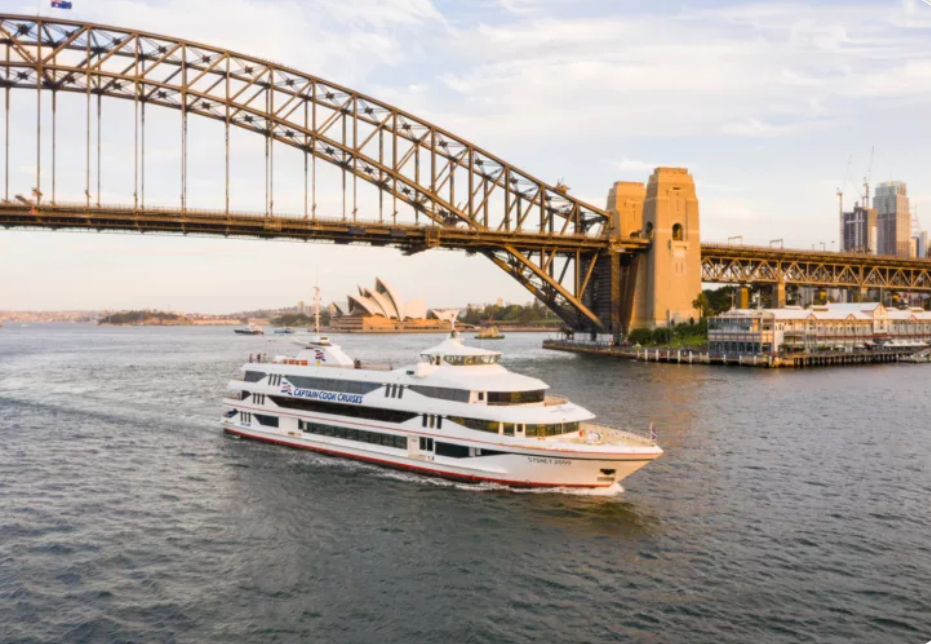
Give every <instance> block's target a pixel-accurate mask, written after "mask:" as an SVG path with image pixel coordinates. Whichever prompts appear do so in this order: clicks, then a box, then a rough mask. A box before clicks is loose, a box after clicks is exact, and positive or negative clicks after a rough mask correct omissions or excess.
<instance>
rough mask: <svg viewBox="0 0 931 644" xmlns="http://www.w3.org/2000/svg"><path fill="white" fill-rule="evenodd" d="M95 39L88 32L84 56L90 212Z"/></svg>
mask: <svg viewBox="0 0 931 644" xmlns="http://www.w3.org/2000/svg"><path fill="white" fill-rule="evenodd" d="M93 37H94V32H93V31H91V30H88V32H87V51H86V53H85V55H84V60H86V61H87V63H86V65H85V66H84V72H85V74H86V81H85V83H84V87H85V89H86V90H87V92H86V94H87V128H86V130H85V134H86V135H87V148H86V149H87V159H86V162H85V164H84V198H85V200H86V202H85V203H86V207H87V209H88V210H90V207H91V40H92V39H93Z"/></svg>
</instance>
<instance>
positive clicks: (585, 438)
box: [222, 334, 663, 488]
mask: <svg viewBox="0 0 931 644" xmlns="http://www.w3.org/2000/svg"><path fill="white" fill-rule="evenodd" d="M500 355H501V354H500V353H498V352H494V351H489V350H486V349H480V348H472V347H466V346H464V345H463V344H462V342H461V341H460V340H459V339H458V337H457V336H456V335H455V334H453V335H451V336H450V338H449V339H448V340H446V341H445V342H443V343H442V344H440V345H438V346H437V347H434V348H431V349H427V350H426V351H424V352H423V353H421V356H420V357H421V361H420V362H419V363H417V364H415V365H409V366H405V367H401V368H398V369H391V368H388V369H383V368H376V365H372V366H371V367H368V368H367V366H366V365H362V364H361V363H360V362H359V361H358V360H353V359H352V358H350V357H349V356H347V355H346V354H345V353H343V352H342V350H341V349H340V348H339V347H337V346H335V345H332V344H330V343H329V342H328V341H326V340H325V339H324V338H318V339H316V340H315V341H313V342H312V343H311V344H310V345H309V346H308V347H307V348H306V349H305V350H303V351H301V352H300V353H298V355H297V357H295V358H288V357H284V356H279V357H276V358H274V359H272V360H267V359H266V358H264V356H263V357H262V358H261V359H260V361H259V362H254V363H249V364H246V365H244V366H243V369H242V371H243V377H242V379H240V380H233V381H231V382H230V383H229V389H230V390H231V391H233V392H234V393H233V395H232V396H231V397H229V398H227V399H226V400H224V405H225V406H226V407H227V411H226V414H225V416H224V418H223V421H222V424H223V429H224V431H226V432H227V433H229V434H235V435H237V436H241V437H243V438H250V439H255V440H260V441H266V442H270V443H277V444H281V445H286V446H289V447H295V448H301V449H309V450H315V451H318V452H323V453H326V454H332V455H335V456H342V457H346V458H353V459H358V460H363V461H368V462H370V463H377V464H379V465H384V466H387V467H394V468H403V469H407V470H412V471H415V472H420V473H422V474H428V475H433V476H441V477H446V478H451V479H457V480H460V481H468V482H483V481H488V482H492V483H499V484H504V485H509V486H518V487H586V488H599V487H610V486H612V485H614V484H616V483H618V482H619V481H622V480H623V479H625V478H626V477H628V476H630V475H631V474H633V473H634V472H636V471H637V470H639V469H640V468H641V467H643V466H644V465H646V464H647V463H649V462H650V461H652V460H653V459H655V458H658V457H659V456H660V455H661V454H662V453H663V450H662V449H660V448H659V447H658V446H657V445H656V443H655V442H654V441H653V440H652V439H651V438H646V437H643V436H638V435H635V434H632V433H630V432H625V431H620V430H615V429H611V428H606V427H600V426H596V425H593V424H591V422H590V421H591V420H593V419H594V414H592V413H591V412H590V411H588V410H586V409H583V408H582V407H579V406H578V405H575V404H573V403H571V402H570V401H568V400H566V399H565V398H561V397H558V396H550V395H547V394H546V393H545V391H546V389H547V388H548V387H547V385H546V383H544V382H542V381H540V380H536V379H534V378H530V377H527V376H522V375H520V374H515V373H511V372H509V371H508V370H507V369H505V368H503V367H502V366H500V365H499V364H498V358H499V357H500Z"/></svg>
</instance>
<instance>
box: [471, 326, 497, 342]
mask: <svg viewBox="0 0 931 644" xmlns="http://www.w3.org/2000/svg"><path fill="white" fill-rule="evenodd" d="M475 338H476V339H477V340H503V339H504V334H502V333H501V332H500V331H498V327H496V326H490V327H487V328H485V329H482V330H481V331H479V332H478V333H477V334H476V335H475Z"/></svg>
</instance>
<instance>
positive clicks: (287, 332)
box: [274, 326, 294, 335]
mask: <svg viewBox="0 0 931 644" xmlns="http://www.w3.org/2000/svg"><path fill="white" fill-rule="evenodd" d="M274 333H275V335H293V334H294V329H292V328H291V327H289V326H285V327H280V328H278V329H275V331H274Z"/></svg>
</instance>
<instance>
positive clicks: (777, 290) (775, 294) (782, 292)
mask: <svg viewBox="0 0 931 644" xmlns="http://www.w3.org/2000/svg"><path fill="white" fill-rule="evenodd" d="M785 305H786V283H785V282H776V283H775V284H773V285H772V286H771V287H770V292H769V306H771V307H772V308H774V309H782V308H785Z"/></svg>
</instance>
